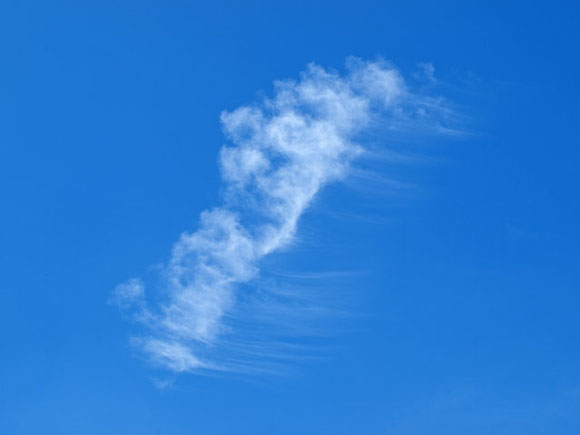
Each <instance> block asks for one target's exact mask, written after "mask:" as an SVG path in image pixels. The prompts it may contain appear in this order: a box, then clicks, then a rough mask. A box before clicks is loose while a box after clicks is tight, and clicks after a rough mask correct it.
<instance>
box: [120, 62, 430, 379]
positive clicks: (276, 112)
mask: <svg viewBox="0 0 580 435" xmlns="http://www.w3.org/2000/svg"><path fill="white" fill-rule="evenodd" d="M437 107H438V105H437V102H436V101H434V100H431V99H426V98H422V97H419V96H418V95H414V94H413V93H412V92H410V91H409V89H408V87H407V86H406V84H405V81H404V79H403V77H402V76H401V74H400V73H399V72H398V71H397V70H396V69H395V68H393V67H392V66H390V65H389V64H387V63H385V62H382V61H376V62H365V61H362V60H359V59H355V58H351V59H349V60H348V62H347V73H346V74H344V75H340V74H339V73H337V72H331V71H327V70H325V69H323V68H321V67H320V66H317V65H315V64H311V65H309V66H308V68H307V69H306V71H304V72H303V73H301V75H300V79H299V80H284V81H277V82H275V88H274V96H273V97H272V98H269V99H265V100H264V101H261V102H260V103H259V104H255V105H250V106H243V107H240V108H238V109H236V110H234V111H232V112H223V113H222V115H221V122H222V125H223V130H224V132H225V134H226V136H227V138H228V139H229V141H230V144H231V145H229V146H225V147H223V148H222V149H221V152H220V169H221V174H222V177H223V182H224V187H225V194H224V200H223V203H222V205H220V206H218V207H216V208H214V209H211V210H207V211H205V212H203V213H202V214H201V218H200V224H199V228H198V229H197V230H196V231H194V232H188V233H184V234H182V235H181V237H180V238H179V240H178V241H177V242H176V243H175V245H174V246H173V250H172V252H171V258H170V260H169V261H168V263H167V265H166V266H165V268H164V272H163V282H162V284H161V286H160V288H161V289H162V299H161V301H160V302H157V303H155V304H152V303H150V302H149V303H148V302H147V300H146V291H145V288H144V284H143V283H142V282H141V281H140V280H138V279H132V280H129V281H128V282H126V283H125V284H122V285H119V286H118V287H117V288H116V290H115V292H114V295H113V298H112V299H113V301H114V302H115V303H117V304H118V305H119V306H120V307H122V308H123V309H132V310H133V313H134V315H135V318H136V319H137V320H138V321H139V322H140V323H142V324H143V325H145V326H146V330H147V333H146V334H145V335H144V336H141V337H138V338H134V339H133V342H134V344H135V345H136V346H137V347H138V348H139V349H141V350H142V351H143V352H145V354H146V355H147V356H148V357H149V358H150V359H151V360H152V361H153V362H155V363H156V364H158V365H160V366H162V367H165V368H167V369H169V370H171V371H175V372H184V371H199V370H203V369H210V370H212V369H213V370H221V369H223V370H229V369H232V367H234V364H232V362H231V361H230V362H229V363H228V362H225V361H214V360H210V359H209V358H207V357H206V356H207V355H208V352H209V350H210V349H213V348H215V347H216V346H220V345H223V346H227V343H224V342H222V340H223V337H227V336H228V335H229V334H231V333H232V331H231V330H230V328H229V327H228V325H227V322H225V321H224V319H226V318H227V316H228V315H229V313H231V312H232V310H233V309H234V307H235V305H236V302H237V300H238V299H239V292H240V291H241V289H240V288H241V287H242V286H243V285H245V284H247V283H251V282H252V281H253V280H255V279H256V278H257V277H258V275H259V273H260V261H261V260H262V259H263V258H264V257H265V256H267V255H269V254H271V253H273V252H276V251H279V250H281V249H283V248H286V247H288V246H289V245H290V244H291V243H292V241H293V239H294V237H295V234H296V231H297V225H298V222H299V219H300V216H301V215H302V214H303V213H304V212H305V210H306V209H307V208H308V206H309V205H310V204H311V203H312V201H313V199H314V198H315V196H316V194H317V193H318V192H319V191H320V190H321V189H322V188H323V187H324V186H325V185H327V184H329V183H332V182H334V181H337V180H341V179H343V178H345V177H346V176H347V174H348V171H349V167H350V165H351V163H352V162H353V161H354V160H355V159H356V158H357V157H359V156H361V155H362V154H364V153H365V147H364V146H363V145H362V144H361V143H359V142H360V141H358V140H357V139H358V138H359V137H360V135H361V134H362V133H364V132H365V130H367V129H369V128H373V126H376V125H378V124H381V123H382V124H386V127H387V128H392V129H397V128H399V127H400V126H401V125H406V126H409V125H410V123H409V121H410V120H418V119H423V120H426V119H431V118H430V115H429V114H430V113H434V112H436V111H437ZM429 122H431V121H429ZM429 122H423V123H424V124H426V123H429ZM223 341H227V340H223Z"/></svg>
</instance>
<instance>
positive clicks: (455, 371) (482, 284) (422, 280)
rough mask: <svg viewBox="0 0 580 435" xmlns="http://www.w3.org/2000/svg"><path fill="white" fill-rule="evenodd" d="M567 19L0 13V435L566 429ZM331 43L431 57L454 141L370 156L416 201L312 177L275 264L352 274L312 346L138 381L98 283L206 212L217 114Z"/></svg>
mask: <svg viewBox="0 0 580 435" xmlns="http://www.w3.org/2000/svg"><path fill="white" fill-rule="evenodd" d="M265 3H266V2H264V4H265ZM355 3H360V4H359V5H357V6H355ZM579 18H580V13H579V9H578V6H576V5H575V4H574V3H573V2H569V3H567V2H558V1H556V2H546V3H540V2H517V1H515V2H508V3H507V4H506V2H460V1H456V2H448V1H437V2H416V1H404V2H386V1H383V2H341V1H331V2H330V1H329V2H322V1H316V2H296V1H294V2H269V5H268V6H264V5H262V4H259V3H258V2H217V1H215V2H207V3H205V4H201V2H185V1H183V2H179V1H175V2H149V1H148V2H143V1H140V2H130V1H114V2H109V1H102V0H101V1H94V2H92V1H81V2H78V1H75V2H73V1H70V2H52V1H37V2H35V1H12V0H6V1H4V2H2V5H1V6H0V56H1V62H2V63H1V65H2V67H1V68H0V120H1V121H0V199H1V201H0V243H1V246H2V250H1V252H0V255H1V257H0V259H1V263H0V264H1V271H2V283H1V284H0V297H1V299H0V331H1V333H0V334H1V335H0V337H1V343H2V346H1V347H0V433H2V434H7V435H8V434H10V435H12V434H14V435H16V434H41V433H42V434H105V433H106V434H111V435H112V434H171V435H178V434H206V433H207V434H232V433H243V434H260V433H264V434H275V433H276V434H283V433H284V434H286V433H288V434H294V433H312V434H319V433H328V434H393V435H415V434H431V435H435V434H445V435H451V434H466V433H469V434H491V433H493V434H525V435H533V434H546V433H551V434H578V433H579V432H580V370H578V367H579V365H580V347H579V346H578V343H579V339H580V320H579V319H580V316H579V315H578V313H579V309H580V295H579V294H578V290H579V288H580V275H579V271H578V270H579V269H578V260H579V258H580V257H579V254H580V249H579V243H580V233H579V230H578V221H579V218H580V199H579V193H580V192H579V191H580V177H579V176H578V164H579V162H580V151H579V148H578V145H579V141H578V117H579V115H580V111H579V109H578V101H579V97H580V95H579V87H578V77H579V73H580V68H579V61H578V52H580V47H579V45H580V44H579V41H580V31H579V30H578V22H579ZM349 55H356V56H359V57H362V58H367V59H373V58H375V57H376V56H382V57H384V58H386V59H389V60H391V61H392V62H393V63H394V64H395V65H396V66H397V67H399V68H400V70H401V71H402V73H403V74H404V75H405V76H407V77H412V75H413V72H414V71H416V69H417V64H418V63H420V62H430V63H432V64H433V65H434V67H435V74H436V76H437V78H438V79H439V81H440V86H439V87H438V89H437V91H436V92H437V93H438V94H439V95H443V96H445V97H446V98H448V99H450V100H452V101H454V102H455V104H456V107H457V110H458V111H459V112H460V113H461V114H462V115H463V116H464V120H463V123H464V124H463V127H464V128H465V130H466V131H468V132H469V134H467V135H465V136H464V137H462V138H459V139H453V140H450V139H447V138H442V137H431V138H427V137H425V138H421V139H420V141H419V139H417V138H415V139H414V142H413V143H412V144H410V145H409V147H410V149H412V150H413V152H414V153H415V154H417V153H419V154H421V155H422V156H423V157H424V158H423V159H422V161H421V162H420V163H414V164H406V165H404V166H401V167H395V168H390V167H389V168H385V170H386V169H389V170H392V172H389V173H386V174H385V175H387V176H389V177H394V178H396V179H398V180H400V181H404V182H406V183H409V184H412V185H413V186H415V187H414V189H413V190H412V192H397V193H396V194H394V193H393V194H391V193H389V192H387V194H383V193H381V194H377V190H380V187H377V186H368V187H369V189H356V188H355V189H351V188H349V187H348V186H342V187H341V186H335V187H333V188H332V189H330V190H328V191H326V192H325V193H324V194H323V195H322V196H321V197H320V199H319V201H318V202H317V203H316V205H315V206H314V208H313V209H312V210H311V211H310V212H309V213H308V215H307V216H305V218H304V220H303V221H302V226H301V229H302V230H303V231H304V232H305V234H307V235H308V240H309V243H310V244H309V249H304V248H301V249H297V250H296V251H295V252H289V253H287V254H282V256H279V257H278V259H277V261H280V262H285V263H288V264H293V265H295V267H298V268H299V267H304V268H307V269H308V270H309V271H328V270H358V271H364V273H363V272H361V273H356V274H354V275H352V276H350V277H349V278H348V279H345V282H342V283H341V284H340V285H341V286H342V287H344V288H347V287H348V288H353V289H355V290H357V291H354V292H352V293H353V294H354V296H353V301H352V304H353V311H356V312H357V313H358V314H357V315H356V316H353V318H352V319H349V321H348V325H344V327H343V328H337V329H340V331H339V332H337V334H336V336H335V337H334V338H333V339H332V346H329V350H326V351H325V352H324V358H323V359H321V360H317V361H314V362H307V363H302V364H298V365H297V367H296V370H295V372H293V373H292V374H291V375H289V376H283V377H252V378H249V379H248V378H245V377H244V376H219V377H199V376H195V375H181V376H179V377H178V378H177V379H176V381H175V383H174V385H173V387H171V388H168V389H165V390H161V391H160V390H159V389H158V388H157V387H155V385H154V383H153V382H152V381H151V378H153V377H158V376H160V374H159V372H158V371H156V370H154V369H153V368H151V367H150V366H148V364H146V363H145V362H144V361H141V360H140V359H138V358H135V356H134V355H133V352H132V350H131V349H130V347H129V345H128V342H127V340H128V337H129V336H130V335H131V333H132V331H133V330H132V327H131V325H130V324H129V323H128V322H127V321H126V320H127V319H124V318H123V316H122V315H120V314H119V313H118V312H117V311H116V310H115V309H114V308H113V307H111V306H110V305H107V299H108V298H109V295H110V292H111V290H112V289H113V288H114V287H115V286H116V285H117V284H119V283H120V282H122V281H124V280H126V279H128V278H130V277H132V276H136V275H141V274H146V273H147V271H148V270H150V269H151V268H152V267H153V266H155V265H156V264H159V263H160V262H163V261H165V260H167V256H168V253H169V249H170V247H171V245H172V244H173V242H174V241H175V240H176V239H177V237H178V235H179V234H180V233H181V232H182V231H185V230H190V229H194V228H195V223H196V222H197V219H198V216H199V213H200V212H201V211H202V210H204V209H206V208H209V207H211V206H213V205H215V204H217V203H218V202H219V198H220V178H219V172H218V168H217V163H216V162H217V154H218V151H219V148H220V147H221V146H222V144H223V143H224V137H223V135H222V132H221V127H220V124H219V113H220V111H222V110H224V109H227V110H231V109H234V108H236V107H238V106H240V105H241V104H245V103H248V102H251V101H253V100H255V99H256V97H257V96H259V95H261V94H269V93H270V92H271V89H272V81H273V80H275V79H280V78H286V77H296V76H297V74H298V73H299V72H300V71H301V70H303V69H304V67H305V65H306V64H307V63H308V62H311V61H314V62H317V63H319V64H321V65H324V66H327V67H333V68H338V69H340V68H342V66H343V64H344V59H345V58H346V57H347V56H349ZM369 192H370V193H369ZM353 215H354V216H357V217H353ZM283 255H287V256H286V257H284V256H283ZM329 285H332V283H329Z"/></svg>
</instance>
